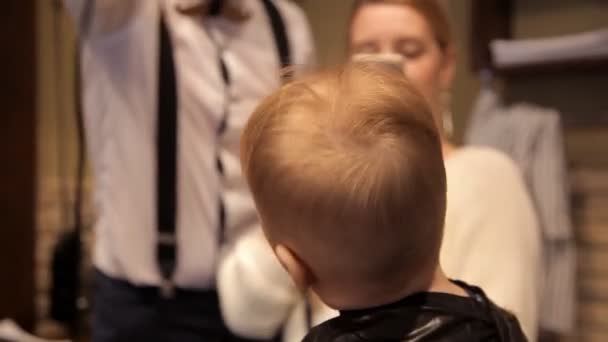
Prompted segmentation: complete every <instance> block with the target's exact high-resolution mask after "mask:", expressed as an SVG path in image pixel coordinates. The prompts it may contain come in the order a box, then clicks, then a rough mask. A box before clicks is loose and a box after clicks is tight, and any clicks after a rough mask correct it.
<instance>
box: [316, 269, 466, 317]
mask: <svg viewBox="0 0 608 342" xmlns="http://www.w3.org/2000/svg"><path fill="white" fill-rule="evenodd" d="M399 283H400V284H404V285H400V286H399V287H393V289H392V290H389V289H384V291H382V293H381V294H380V293H378V291H377V290H378V289H375V290H376V291H357V292H358V295H355V296H356V298H353V297H351V296H348V295H347V296H346V297H344V295H346V293H345V291H342V293H341V296H339V297H340V298H338V297H334V299H338V301H336V302H333V303H332V302H331V301H330V300H329V298H324V301H325V302H326V303H327V304H328V305H329V306H331V307H333V308H334V309H338V310H353V309H365V308H373V307H378V306H382V305H386V304H391V303H395V302H398V301H400V300H401V299H404V298H406V297H408V296H410V295H413V294H415V293H419V292H441V293H447V294H451V295H456V296H461V297H468V295H467V293H466V291H465V290H464V289H462V288H461V287H460V286H458V285H456V284H454V283H453V282H451V281H450V280H449V279H448V277H447V276H446V275H445V273H444V272H443V270H442V269H441V267H439V266H437V267H436V268H435V269H434V270H431V271H429V272H428V273H427V274H426V275H421V276H420V277H418V278H416V279H409V281H403V282H399ZM360 290H363V289H360ZM363 293H365V294H363ZM351 295H354V293H351ZM349 297H350V298H349ZM325 299H327V300H325ZM349 299H350V300H349ZM352 299H354V300H352ZM346 302H349V304H346Z"/></svg>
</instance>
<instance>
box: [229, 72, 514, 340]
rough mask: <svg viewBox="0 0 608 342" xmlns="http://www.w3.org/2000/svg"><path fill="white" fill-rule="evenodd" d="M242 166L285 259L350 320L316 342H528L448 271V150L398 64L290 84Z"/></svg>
mask: <svg viewBox="0 0 608 342" xmlns="http://www.w3.org/2000/svg"><path fill="white" fill-rule="evenodd" d="M241 161H242V165H243V171H244V173H245V176H246V179H247V182H248V184H249V187H250V189H251V191H252V194H253V197H254V200H255V203H256V207H257V209H258V212H259V215H260V219H261V222H262V226H263V229H264V233H265V235H266V237H267V239H268V241H269V242H270V244H271V246H272V247H273V250H274V251H275V253H276V256H277V257H278V259H279V260H280V261H281V263H282V264H283V266H284V267H285V269H286V270H287V271H288V272H289V274H290V275H291V276H292V278H293V279H294V281H295V282H296V284H297V285H298V286H299V287H300V288H301V289H307V288H311V289H312V290H314V292H315V293H316V294H317V295H318V296H319V297H320V298H321V299H322V300H323V301H324V302H325V303H326V304H328V305H329V306H331V307H333V308H335V309H338V310H340V316H339V317H337V318H334V319H332V320H329V321H327V322H326V323H323V324H321V325H320V326H317V327H316V328H314V329H313V330H312V331H311V332H310V333H309V334H308V336H307V337H306V338H305V341H315V342H317V341H421V340H423V341H481V340H483V341H525V337H524V335H523V333H522V331H521V328H520V326H519V324H518V322H517V320H516V318H515V317H514V316H513V315H511V314H509V313H507V312H506V311H504V310H502V309H500V308H498V307H497V306H496V305H494V304H493V303H492V302H490V301H489V300H488V299H487V297H486V296H485V294H484V293H483V291H481V290H480V289H479V288H476V287H473V286H469V285H467V284H465V283H462V282H456V281H450V280H448V279H447V278H446V276H445V275H444V273H443V271H442V270H441V267H440V266H439V261H438V260H439V257H438V255H439V246H440V245H441V238H442V233H443V223H444V216H445V207H446V180H445V170H444V166H443V158H442V153H441V145H440V142H439V137H438V134H437V131H436V128H435V126H434V123H433V119H432V116H431V113H430V109H429V107H428V105H427V104H426V102H425V101H424V100H423V98H422V96H421V95H419V94H418V93H417V92H416V91H415V90H414V89H413V87H412V86H411V85H410V84H409V83H408V82H407V81H406V80H405V78H404V77H403V75H400V74H399V73H397V72H395V71H394V70H393V68H391V67H390V66H386V65H382V64H380V63H373V62H355V63H351V64H348V65H346V66H344V67H341V68H337V69H335V70H330V71H326V72H319V73H316V74H313V75H311V76H308V77H306V78H304V79H302V80H300V81H296V82H293V83H290V84H287V85H285V86H284V87H282V88H281V89H280V90H279V91H278V92H276V93H274V94H273V95H271V96H269V97H268V98H266V99H265V100H264V101H263V102H262V103H261V104H260V105H259V106H258V108H257V109H256V111H255V112H254V114H253V116H252V117H251V118H250V120H249V123H248V125H247V127H246V129H245V132H244V134H243V138H242V141H241Z"/></svg>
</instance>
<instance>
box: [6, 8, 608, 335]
mask: <svg viewBox="0 0 608 342" xmlns="http://www.w3.org/2000/svg"><path fill="white" fill-rule="evenodd" d="M443 2H444V4H445V7H446V9H447V11H448V13H449V15H450V19H451V20H452V24H453V28H454V30H455V32H454V36H455V37H456V39H457V42H458V46H457V53H458V64H459V66H458V68H457V70H458V72H457V76H456V82H455V85H454V88H453V94H452V112H453V113H454V127H455V130H454V135H453V139H454V140H455V141H456V142H462V141H463V140H464V136H465V131H466V127H467V124H468V119H469V116H470V115H469V113H471V111H472V107H473V103H474V102H475V99H476V98H477V95H478V93H479V90H480V88H481V87H482V82H481V81H480V77H479V71H480V70H492V78H493V79H492V82H493V85H494V86H495V87H496V88H497V89H499V92H500V94H501V96H502V98H503V99H504V100H505V101H506V102H507V103H515V102H521V101H525V102H528V103H533V104H538V105H541V106H545V107H550V108H554V109H557V110H559V112H560V113H561V115H562V125H563V129H564V131H563V133H564V147H565V152H566V158H567V167H568V179H569V181H570V185H571V203H572V217H573V219H574V224H575V233H576V242H577V246H578V248H579V254H578V261H577V265H578V271H577V275H578V281H577V296H578V299H579V301H578V305H577V322H578V326H577V330H576V333H575V334H573V336H571V337H570V339H569V340H572V341H608V57H602V58H594V59H591V60H587V59H585V60H582V59H581V60H577V59H576V58H573V59H570V60H568V61H561V62H560V61H557V62H555V61H554V62H547V63H543V62H534V63H523V64H522V63H520V64H518V65H511V66H497V65H495V64H494V63H493V62H492V58H491V55H490V50H489V43H490V41H491V40H492V39H496V38H509V39H526V38H548V37H559V36H563V35H571V34H576V33H581V32H588V31H592V30H598V29H602V28H608V1H606V0H533V1H530V0H482V1H474V0H449V1H448V0H445V1H443ZM3 4H5V6H4V11H3V12H2V14H1V15H0V16H1V18H2V19H1V20H0V43H1V46H2V52H1V53H0V61H1V62H0V68H2V72H1V73H0V75H2V76H1V77H2V81H3V82H2V83H3V91H2V93H1V95H0V98H1V99H2V103H3V104H4V106H5V110H4V112H5V114H4V115H3V117H4V118H3V120H2V124H0V130H1V133H0V142H1V143H0V148H2V153H0V165H2V167H0V177H1V179H2V186H1V187H0V215H1V216H2V217H3V223H2V225H1V227H2V228H1V230H0V232H1V233H0V234H1V235H0V320H1V319H3V318H13V319H15V320H17V322H19V324H21V325H22V326H23V327H25V328H26V329H28V330H30V331H33V330H35V329H41V327H44V322H45V319H46V317H47V316H48V295H49V281H50V277H51V274H50V261H51V255H52V248H53V246H54V245H55V243H56V241H57V238H58V237H59V236H60V234H61V232H64V231H65V230H67V229H70V228H71V227H72V225H73V222H72V221H73V215H72V213H73V210H74V209H73V208H74V194H75V187H76V183H77V182H76V179H77V176H76V170H77V167H76V164H77V153H78V138H77V137H78V134H77V129H76V121H75V119H74V118H75V117H76V115H75V103H76V101H75V96H74V94H75V91H74V90H75V87H74V79H75V59H74V56H75V41H74V34H73V28H72V22H71V21H70V19H69V18H68V17H67V15H66V13H65V10H64V9H63V8H62V6H61V4H60V2H59V1H54V0H8V1H5V2H3ZM299 4H300V5H301V6H302V7H303V9H304V10H305V12H306V13H307V15H308V17H309V19H310V23H311V26H312V29H313V33H314V36H315V39H316V43H317V50H318V60H319V63H320V64H321V65H326V64H333V63H338V62H341V61H343V60H344V58H345V55H346V47H345V46H344V43H345V41H346V39H345V37H346V29H347V22H348V13H349V11H350V8H351V5H352V1H350V0H304V1H299ZM606 44H607V45H608V43H606ZM93 187H94V185H93V184H92V182H91V180H90V177H88V176H87V177H86V179H85V182H84V190H85V193H86V194H87V196H86V197H85V198H86V199H85V201H84V204H83V206H82V209H83V210H82V212H83V217H84V222H85V224H84V227H85V229H84V232H85V239H84V240H85V241H86V243H85V246H89V245H90V241H91V239H92V238H93V237H92V234H91V233H90V226H91V222H93V220H94V217H95V213H94V211H93V210H92V208H91V200H90V195H89V194H90V192H91V190H92V189H93ZM85 249H86V248H85ZM84 255H85V260H86V257H88V253H86V252H85V253H84ZM85 264H87V261H85ZM85 284H86V282H85ZM85 304H86V303H84V304H83V305H85ZM85 306H86V305H85Z"/></svg>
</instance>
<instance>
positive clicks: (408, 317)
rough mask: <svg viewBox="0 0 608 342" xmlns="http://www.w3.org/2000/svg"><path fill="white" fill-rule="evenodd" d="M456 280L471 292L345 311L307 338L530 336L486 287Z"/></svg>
mask: <svg viewBox="0 0 608 342" xmlns="http://www.w3.org/2000/svg"><path fill="white" fill-rule="evenodd" d="M454 283H455V284H457V285H458V286H460V287H462V288H463V289H465V291H466V292H467V293H468V294H469V297H461V296H456V295H451V294H446V293H437V292H433V293H431V292H422V293H417V294H413V295H411V296H408V297H406V298H404V299H402V300H400V301H398V302H396V303H393V304H389V305H384V306H381V307H377V308H373V309H364V310H351V311H341V312H340V316H338V317H336V318H334V319H331V320H329V321H327V322H325V323H322V324H321V325H319V326H317V327H315V328H313V329H312V330H311V331H310V333H309V334H308V335H307V336H306V337H305V338H304V342H330V341H331V342H351V341H384V342H389V341H395V342H397V341H402V342H406V341H411V342H413V341H416V342H418V341H434V342H443V341H450V342H465V341H466V342H474V341H500V342H520V341H527V339H526V337H525V336H524V334H523V332H522V330H521V327H520V326H519V322H518V321H517V318H515V316H513V315H512V314H511V313H509V312H507V311H505V310H503V309H501V308H499V307H498V306H496V305H495V304H494V303H492V302H491V301H490V300H489V299H488V297H486V295H485V294H484V292H483V291H482V290H481V289H480V288H478V287H474V286H470V285H468V284H465V283H463V282H459V281H455V282H454Z"/></svg>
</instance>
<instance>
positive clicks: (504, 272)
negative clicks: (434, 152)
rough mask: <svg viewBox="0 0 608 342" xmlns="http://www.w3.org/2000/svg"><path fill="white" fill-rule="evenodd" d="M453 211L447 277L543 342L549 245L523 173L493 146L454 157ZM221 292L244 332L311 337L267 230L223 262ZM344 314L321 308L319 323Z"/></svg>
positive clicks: (232, 320) (291, 341)
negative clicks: (541, 304)
mask: <svg viewBox="0 0 608 342" xmlns="http://www.w3.org/2000/svg"><path fill="white" fill-rule="evenodd" d="M446 172H447V180H448V194H447V197H448V208H447V214H446V225H445V233H444V241H443V245H442V251H441V264H442V266H443V268H444V270H445V272H446V273H447V275H448V276H449V277H451V278H454V279H460V280H464V281H466V282H468V283H470V284H474V285H478V286H480V287H482V288H483V289H484V291H485V292H486V293H487V295H488V296H489V297H490V298H491V299H492V300H494V301H495V302H496V303H497V304H498V305H500V306H502V307H504V308H506V309H508V310H510V311H512V312H513V313H515V314H516V315H517V317H518V318H519V320H520V323H521V324H522V327H523V329H524V332H525V333H526V335H527V336H528V338H529V339H530V341H535V340H536V336H537V321H538V317H537V312H538V299H539V289H540V288H541V284H540V281H541V279H542V270H541V253H542V248H541V242H540V241H541V240H540V236H539V230H538V227H537V222H536V217H535V215H534V211H533V207H532V203H531V201H530V198H529V196H528V194H527V191H526V189H525V186H524V183H523V180H522V177H521V175H520V172H519V171H518V170H517V168H516V166H515V165H514V164H513V162H512V161H511V160H510V159H508V157H506V156H504V155H502V154H501V153H499V152H496V151H494V150H491V149H486V148H477V147H466V148H462V149H459V150H456V151H455V152H453V153H452V154H451V155H450V156H449V158H447V160H446ZM218 290H219V294H220V299H221V305H222V310H223V315H224V319H225V320H226V323H227V324H228V326H229V327H230V328H231V329H233V330H234V331H235V332H236V333H237V334H241V335H243V336H247V337H251V338H269V337H272V336H273V335H274V334H276V333H277V331H278V330H279V329H280V328H281V327H283V340H284V341H285V342H296V341H301V339H302V337H303V336H304V335H305V334H306V331H307V327H306V319H305V309H304V301H303V299H302V296H301V295H300V294H299V293H298V291H297V290H296V288H295V287H294V285H293V283H292V282H291V280H290V279H289V277H288V276H287V274H286V273H285V272H284V271H283V269H282V268H281V266H280V265H279V263H278V261H277V260H276V259H275V258H274V254H273V253H272V251H271V249H270V247H269V246H268V244H267V242H266V239H265V238H264V237H263V235H262V233H261V232H260V231H253V232H250V233H248V234H247V235H245V236H244V237H243V238H242V239H240V241H238V243H237V244H236V245H235V246H234V248H233V249H232V250H231V251H230V252H228V253H227V254H226V255H225V257H224V258H223V261H222V264H221V265H220V270H219V274H218ZM335 314H336V313H335V311H333V310H331V309H329V308H321V309H318V310H315V311H314V312H313V314H312V323H313V325H316V324H318V323H321V322H323V321H324V320H326V319H328V318H331V317H332V316H334V315H335Z"/></svg>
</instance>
